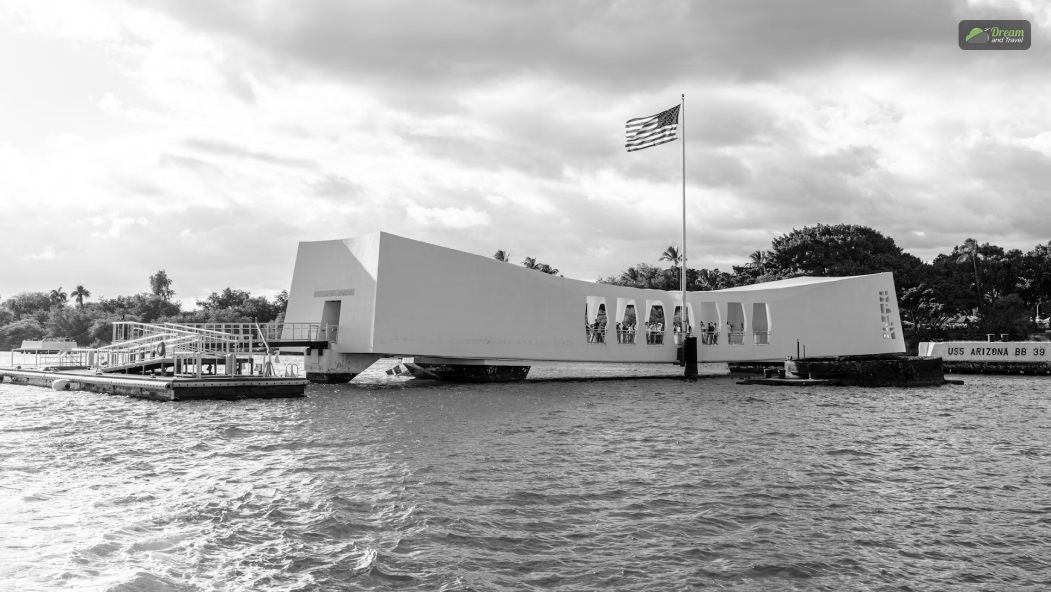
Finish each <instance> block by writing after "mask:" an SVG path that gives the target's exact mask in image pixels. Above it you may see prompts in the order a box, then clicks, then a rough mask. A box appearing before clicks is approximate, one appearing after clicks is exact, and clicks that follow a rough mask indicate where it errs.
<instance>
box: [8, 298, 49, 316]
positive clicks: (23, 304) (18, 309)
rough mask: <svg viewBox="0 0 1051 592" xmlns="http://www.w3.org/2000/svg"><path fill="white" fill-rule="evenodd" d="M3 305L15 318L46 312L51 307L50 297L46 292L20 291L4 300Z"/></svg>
mask: <svg viewBox="0 0 1051 592" xmlns="http://www.w3.org/2000/svg"><path fill="white" fill-rule="evenodd" d="M3 306H5V307H6V308H7V309H8V310H10V311H11V312H12V313H14V315H15V317H16V318H22V317H24V316H26V315H32V314H34V313H38V312H45V313H46V312H47V311H48V310H49V309H50V308H51V297H50V296H48V294H47V293H46V292H20V293H18V294H15V295H14V296H13V297H11V298H8V299H7V300H6V301H4V304H3Z"/></svg>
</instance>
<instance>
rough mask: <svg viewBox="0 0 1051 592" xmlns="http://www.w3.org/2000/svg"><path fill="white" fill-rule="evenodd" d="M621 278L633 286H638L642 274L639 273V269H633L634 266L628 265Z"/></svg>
mask: <svg viewBox="0 0 1051 592" xmlns="http://www.w3.org/2000/svg"><path fill="white" fill-rule="evenodd" d="M623 279H625V280H627V281H629V282H631V285H633V286H638V285H639V280H640V279H642V274H640V273H639V270H637V269H635V268H634V267H629V268H628V269H627V270H626V271H625V272H624V275H623Z"/></svg>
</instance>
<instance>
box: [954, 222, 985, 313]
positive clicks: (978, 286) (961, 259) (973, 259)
mask: <svg viewBox="0 0 1051 592" xmlns="http://www.w3.org/2000/svg"><path fill="white" fill-rule="evenodd" d="M957 252H959V255H958V256H957V257H956V262H957V263H959V264H961V265H962V264H965V263H968V262H969V263H970V264H971V265H972V266H973V268H974V291H975V293H976V294H977V295H978V300H977V302H978V305H977V307H976V308H977V309H978V312H979V313H981V310H982V283H981V280H980V279H978V261H980V260H981V259H984V258H985V257H984V256H983V255H982V254H981V253H980V252H979V248H978V241H976V240H974V239H973V238H969V239H967V240H965V241H964V242H963V244H962V245H960V246H959V247H957V248H956V249H954V250H953V254H954V255H955V254H956V253H957Z"/></svg>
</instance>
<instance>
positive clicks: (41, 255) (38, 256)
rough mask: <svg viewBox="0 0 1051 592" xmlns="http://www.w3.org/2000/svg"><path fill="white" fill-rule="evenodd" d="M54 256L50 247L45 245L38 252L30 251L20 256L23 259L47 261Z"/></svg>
mask: <svg viewBox="0 0 1051 592" xmlns="http://www.w3.org/2000/svg"><path fill="white" fill-rule="evenodd" d="M54 258H55V251H54V249H52V248H51V247H46V248H45V249H44V250H43V251H40V252H38V253H32V254H30V255H26V256H24V257H22V260H23V261H49V260H51V259H54Z"/></svg>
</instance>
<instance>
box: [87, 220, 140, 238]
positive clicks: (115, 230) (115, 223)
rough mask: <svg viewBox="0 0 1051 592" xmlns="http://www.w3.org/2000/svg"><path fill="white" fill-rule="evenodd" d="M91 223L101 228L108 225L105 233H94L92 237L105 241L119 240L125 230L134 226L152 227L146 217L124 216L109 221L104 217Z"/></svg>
mask: <svg viewBox="0 0 1051 592" xmlns="http://www.w3.org/2000/svg"><path fill="white" fill-rule="evenodd" d="M91 222H92V223H93V224H94V225H96V226H101V225H106V224H108V226H107V228H106V230H105V231H104V232H93V233H91V235H92V236H94V237H96V238H104V239H118V238H120V237H121V233H122V232H123V231H124V229H125V228H128V227H130V226H134V225H138V226H149V225H150V221H149V219H148V218H146V217H145V216H138V217H136V218H132V217H131V216H122V217H115V218H109V219H107V218H105V217H102V216H97V217H95V218H93V219H92V220H91Z"/></svg>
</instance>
